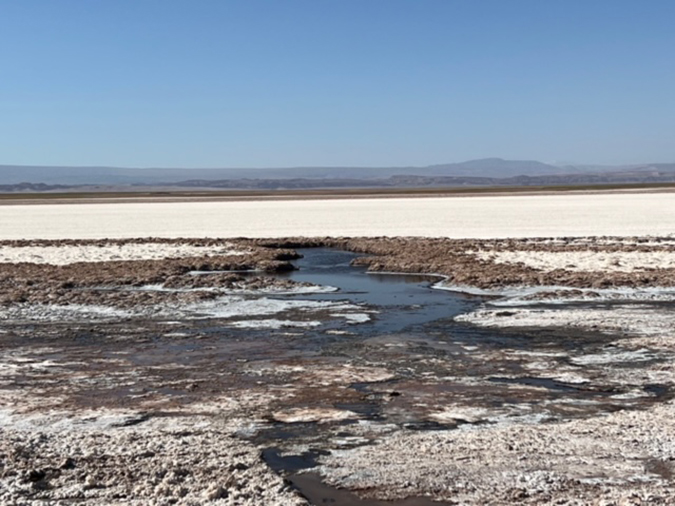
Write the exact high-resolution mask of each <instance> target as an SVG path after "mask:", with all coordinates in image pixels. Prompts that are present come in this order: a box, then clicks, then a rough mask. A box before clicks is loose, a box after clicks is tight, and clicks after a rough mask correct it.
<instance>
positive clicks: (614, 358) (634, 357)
mask: <svg viewBox="0 0 675 506" xmlns="http://www.w3.org/2000/svg"><path fill="white" fill-rule="evenodd" d="M655 356H656V355H655V353H654V352H652V351H650V350H647V349H639V350H634V351H632V350H621V349H612V350H608V351H606V352H605V353H594V354H589V355H582V356H580V357H574V358H572V359H570V362H572V363H573V364H576V365H600V364H612V363H615V362H646V361H649V360H653V359H654V358H655Z"/></svg>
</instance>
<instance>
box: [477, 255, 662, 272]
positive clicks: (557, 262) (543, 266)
mask: <svg viewBox="0 0 675 506" xmlns="http://www.w3.org/2000/svg"><path fill="white" fill-rule="evenodd" d="M476 256H478V258H480V259H481V260H491V261H493V262H496V263H499V264H516V263H523V264H525V265H527V266H528V267H532V268H534V269H537V270H541V271H552V270H554V269H566V270H569V271H575V272H581V271H598V270H601V271H609V272H634V271H642V270H645V269H672V268H673V267H675V251H658V250H656V251H618V252H607V251H498V252H494V251H480V252H477V253H476Z"/></svg>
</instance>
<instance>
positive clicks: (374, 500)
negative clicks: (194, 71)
mask: <svg viewBox="0 0 675 506" xmlns="http://www.w3.org/2000/svg"><path fill="white" fill-rule="evenodd" d="M674 204H675V195H674V194H672V193H650V194H640V193H635V194H602V195H593V196H589V195H555V196H534V195H529V196H499V197H468V198H418V199H403V198H390V199H349V200H339V199H337V200H326V201H320V200H303V201H282V202H277V201H250V202H208V203H207V202H200V203H143V204H125V203H119V204H100V203H94V204H73V205H71V204H49V205H47V204H40V205H25V206H22V205H9V206H0V354H1V355H2V359H1V360H0V502H3V503H5V504H17V505H19V504H25V505H37V504H55V505H56V504H63V505H65V504H87V505H89V504H90V505H94V504H97V505H98V504H132V505H133V504H138V505H141V504H143V505H145V504H157V505H160V504H178V505H198V504H223V505H226V504H232V505H234V504H251V505H258V504H264V505H275V504H278V505H293V504H298V505H301V504H325V503H332V504H357V505H358V504H361V505H364V506H367V505H386V504H391V505H392V506H397V505H398V506H400V505H408V506H412V505H425V506H426V505H433V504H467V505H477V504H495V505H497V504H569V505H573V504H579V505H581V504H605V505H610V504H617V505H619V504H626V505H627V504H672V503H673V502H675V487H674V486H673V476H674V475H675V474H674V473H675V403H674V401H673V397H674V395H673V394H674V392H675V368H674V367H673V363H674V362H673V359H674V358H675V341H674V337H675V336H674V329H675V317H674V316H673V308H674V307H675V205H674Z"/></svg>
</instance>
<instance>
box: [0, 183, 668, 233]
mask: <svg viewBox="0 0 675 506" xmlns="http://www.w3.org/2000/svg"><path fill="white" fill-rule="evenodd" d="M673 230H675V193H650V194H647V193H643V194H640V193H636V194H600V195H592V196H590V195H579V194H576V195H547V196H543V195H529V196H525V195H518V196H486V197H468V198H458V197H445V198H391V199H335V200H298V201H269V200H267V201H251V202H181V203H145V204H141V203H134V204H127V203H125V204H123V203H120V204H73V205H69V204H62V205H48V204H46V205H42V204H41V205H11V206H9V205H3V206H0V239H31V238H42V239H59V238H72V239H78V238H79V239H85V238H103V237H114V238H129V237H291V236H306V237H310V236H326V235H329V236H363V237H373V236H417V237H453V238H467V237H472V238H491V237H551V236H552V235H555V236H558V237H562V236H592V235H614V236H626V235H645V234H649V235H663V234H670V233H672V232H673Z"/></svg>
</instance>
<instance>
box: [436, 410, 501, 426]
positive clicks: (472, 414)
mask: <svg viewBox="0 0 675 506" xmlns="http://www.w3.org/2000/svg"><path fill="white" fill-rule="evenodd" d="M494 414H496V411H495V410H490V409H486V408H470V407H464V406H454V407H450V408H446V409H444V410H443V411H437V412H435V413H431V414H430V415H429V418H431V419H433V420H436V421H438V422H454V421H459V420H463V421H466V422H470V423H475V422H479V421H481V420H484V419H486V418H488V417H490V416H492V415H494Z"/></svg>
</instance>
